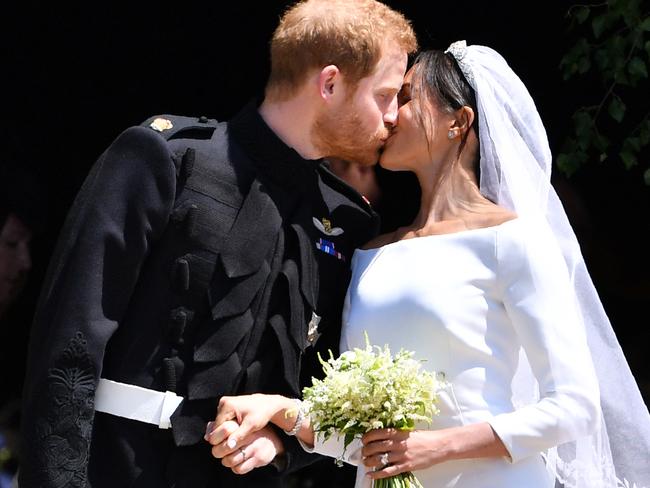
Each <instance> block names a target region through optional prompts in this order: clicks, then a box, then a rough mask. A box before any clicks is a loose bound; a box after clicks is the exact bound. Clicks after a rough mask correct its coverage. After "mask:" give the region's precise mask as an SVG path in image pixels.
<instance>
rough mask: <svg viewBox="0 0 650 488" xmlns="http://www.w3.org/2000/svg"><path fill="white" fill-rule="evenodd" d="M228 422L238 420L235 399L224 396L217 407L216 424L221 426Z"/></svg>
mask: <svg viewBox="0 0 650 488" xmlns="http://www.w3.org/2000/svg"><path fill="white" fill-rule="evenodd" d="M228 420H238V414H237V409H236V407H235V399H234V397H228V396H223V397H221V399H220V400H219V406H218V407H217V417H216V419H215V421H214V423H215V424H216V425H217V426H219V425H221V424H222V423H224V422H226V421H228Z"/></svg>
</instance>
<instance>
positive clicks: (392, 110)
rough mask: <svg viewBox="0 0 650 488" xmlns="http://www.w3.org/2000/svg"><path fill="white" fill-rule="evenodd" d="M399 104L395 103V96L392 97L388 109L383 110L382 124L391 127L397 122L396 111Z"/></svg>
mask: <svg viewBox="0 0 650 488" xmlns="http://www.w3.org/2000/svg"><path fill="white" fill-rule="evenodd" d="M398 109H399V106H398V104H397V97H393V100H392V101H391V103H390V105H389V106H388V110H386V112H384V124H386V125H388V126H390V127H393V126H395V125H396V124H397V111H398Z"/></svg>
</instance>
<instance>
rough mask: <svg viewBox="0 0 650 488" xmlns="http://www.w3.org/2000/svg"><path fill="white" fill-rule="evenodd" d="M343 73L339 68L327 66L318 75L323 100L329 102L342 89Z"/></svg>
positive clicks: (319, 90)
mask: <svg viewBox="0 0 650 488" xmlns="http://www.w3.org/2000/svg"><path fill="white" fill-rule="evenodd" d="M341 82H342V79H341V71H340V70H339V68H338V66H336V65H334V64H330V65H327V66H325V67H324V68H323V69H322V70H321V71H320V73H319V75H318V94H319V95H320V97H321V98H322V99H323V100H329V99H331V98H332V97H334V96H335V95H338V91H339V90H340V89H341V88H342V84H341Z"/></svg>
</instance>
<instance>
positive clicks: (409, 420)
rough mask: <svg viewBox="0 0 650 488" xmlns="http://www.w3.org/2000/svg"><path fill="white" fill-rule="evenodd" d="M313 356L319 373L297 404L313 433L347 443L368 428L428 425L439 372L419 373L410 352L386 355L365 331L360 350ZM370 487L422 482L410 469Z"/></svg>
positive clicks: (440, 385)
mask: <svg viewBox="0 0 650 488" xmlns="http://www.w3.org/2000/svg"><path fill="white" fill-rule="evenodd" d="M319 359H320V361H321V363H322V365H323V369H324V372H325V377H324V378H323V379H322V380H318V379H316V378H313V379H312V386H311V387H307V388H305V389H304V390H303V402H304V409H305V410H306V411H307V412H309V416H310V420H311V424H312V428H313V429H314V432H316V433H317V435H319V434H320V435H323V436H324V438H325V439H327V438H329V437H330V436H331V435H332V434H337V435H339V436H344V439H345V440H344V445H345V447H347V446H348V445H349V444H350V442H352V439H354V438H355V437H360V436H361V435H363V434H364V433H366V432H368V431H370V430H372V429H382V428H386V427H393V428H396V429H401V430H413V429H414V428H415V425H416V423H417V422H422V421H425V422H428V423H431V421H432V420H433V417H434V416H435V415H437V414H438V408H437V406H436V403H437V402H438V393H439V391H440V389H441V388H443V387H444V386H445V382H444V380H443V379H442V377H441V376H442V375H441V374H440V373H433V372H429V371H421V370H420V367H421V361H418V360H415V359H413V353H412V352H410V351H405V350H403V349H401V350H400V351H399V352H398V353H397V354H395V356H392V355H391V352H390V349H389V347H388V346H387V345H385V346H384V347H383V348H380V347H379V346H371V345H370V342H369V340H368V336H367V335H366V347H365V349H358V348H355V349H353V350H352V351H347V352H344V353H343V354H341V355H340V356H339V357H338V358H336V359H335V358H334V357H333V355H332V353H331V351H330V358H329V359H328V360H327V361H323V359H322V358H319ZM337 462H338V464H340V463H341V461H340V459H339V460H337ZM374 486H375V487H376V488H379V487H386V488H390V487H404V488H408V487H421V486H422V485H421V484H420V482H419V481H418V480H417V478H416V477H415V476H414V475H413V473H401V474H399V475H397V476H393V477H390V478H384V479H381V480H376V481H375V485H374Z"/></svg>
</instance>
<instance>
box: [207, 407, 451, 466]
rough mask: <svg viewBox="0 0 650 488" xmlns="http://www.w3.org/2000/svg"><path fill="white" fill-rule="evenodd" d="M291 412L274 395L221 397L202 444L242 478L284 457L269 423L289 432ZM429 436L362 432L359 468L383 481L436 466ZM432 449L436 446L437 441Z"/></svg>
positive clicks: (307, 438)
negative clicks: (361, 461)
mask: <svg viewBox="0 0 650 488" xmlns="http://www.w3.org/2000/svg"><path fill="white" fill-rule="evenodd" d="M292 409H294V403H293V401H292V400H291V399H289V398H286V397H282V396H280V395H265V394H252V395H241V396H232V397H222V398H221V400H220V401H219V407H218V410H217V416H216V419H215V420H214V421H213V422H209V423H208V426H207V429H206V435H205V440H206V441H207V442H208V443H209V444H211V445H212V455H213V456H214V457H215V458H217V459H221V463H222V464H223V465H224V466H226V467H229V468H230V469H231V470H232V471H233V472H234V473H236V474H245V473H248V472H250V471H251V470H253V469H255V468H258V467H262V466H266V465H268V464H269V463H271V462H272V461H273V460H274V459H276V458H278V457H281V456H282V455H283V454H284V444H283V442H282V439H281V436H283V434H280V433H278V431H277V430H275V429H273V428H272V427H271V426H270V425H269V424H270V423H272V424H275V425H276V426H277V427H279V428H280V429H282V430H284V431H290V430H291V429H292V428H293V426H294V425H295V421H296V418H295V414H294V415H293V416H292V415H289V414H288V413H289V412H290V411H291V410H292ZM306 425H307V426H308V424H306ZM306 431H308V432H306ZM431 436H436V433H435V432H431V431H413V432H405V431H399V430H396V429H377V430H373V431H370V432H368V433H367V434H365V435H364V436H363V438H362V442H363V449H362V451H361V455H362V459H363V463H364V464H365V465H366V466H367V467H368V468H371V469H372V470H373V471H371V472H370V473H369V476H370V477H371V478H373V479H379V478H385V477H388V476H394V475H395V474H398V473H401V472H404V471H412V470H417V469H422V468H424V467H426V466H430V465H431V464H435V463H436V462H440V461H441V460H442V459H441V453H440V452H436V451H437V449H432V446H431V444H430V443H431V441H432V440H433V439H430V437H431ZM300 438H301V440H302V441H303V442H304V443H305V444H308V445H309V444H312V443H313V433H312V432H311V429H308V428H307V429H303V430H302V435H300ZM434 444H438V446H439V444H440V439H438V440H437V442H435V441H434ZM387 463H388V465H387Z"/></svg>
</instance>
